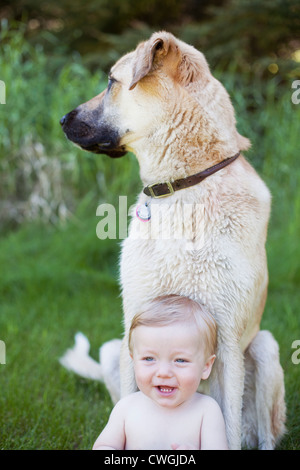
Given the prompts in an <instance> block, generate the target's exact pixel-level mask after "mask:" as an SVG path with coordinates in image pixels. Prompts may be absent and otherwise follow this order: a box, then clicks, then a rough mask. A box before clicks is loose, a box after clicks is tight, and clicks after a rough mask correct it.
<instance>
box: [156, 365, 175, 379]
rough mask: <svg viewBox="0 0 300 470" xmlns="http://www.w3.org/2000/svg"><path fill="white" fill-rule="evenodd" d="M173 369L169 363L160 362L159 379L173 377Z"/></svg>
mask: <svg viewBox="0 0 300 470" xmlns="http://www.w3.org/2000/svg"><path fill="white" fill-rule="evenodd" d="M172 375H173V372H172V367H171V365H170V364H169V363H168V362H160V364H159V366H158V370H157V376H158V377H172Z"/></svg>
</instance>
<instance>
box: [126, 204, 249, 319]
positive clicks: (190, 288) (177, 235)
mask: <svg viewBox="0 0 300 470" xmlns="http://www.w3.org/2000/svg"><path fill="white" fill-rule="evenodd" d="M227 225H228V221H226V220H225V219H224V218H222V217H221V218H220V217H218V218H216V217H214V218H212V217H210V214H209V213H208V211H207V207H206V208H205V207H204V206H203V205H201V204H197V205H195V204H185V205H174V206H170V205H167V204H166V205H160V208H159V210H157V211H156V212H155V211H153V207H152V211H151V219H150V221H148V222H142V221H140V220H139V219H138V218H137V217H133V219H132V221H131V225H130V229H129V237H128V238H127V239H126V240H125V241H124V243H123V249H122V256H121V284H122V290H123V299H124V307H125V309H126V310H127V308H126V305H128V309H130V310H132V313H133V314H134V313H135V310H136V309H138V308H140V304H141V303H142V302H144V301H147V300H148V299H149V298H153V297H155V296H158V295H164V294H169V293H177V294H180V295H186V296H188V297H191V298H194V299H195V300H198V301H200V302H201V303H203V304H205V305H212V304H214V305H216V303H218V299H220V303H223V300H224V298H225V297H228V296H230V293H229V292H228V286H230V285H231V281H232V280H233V279H234V278H236V275H237V269H239V270H241V265H240V266H239V267H237V266H236V264H235V263H234V260H235V259H236V258H237V252H236V251H237V250H239V245H238V244H236V243H234V242H232V241H230V237H229V232H228V233H227V232H226V231H228V227H227ZM226 227H227V228H226ZM246 278H247V276H244V279H246Z"/></svg>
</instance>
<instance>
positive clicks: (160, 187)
mask: <svg viewBox="0 0 300 470" xmlns="http://www.w3.org/2000/svg"><path fill="white" fill-rule="evenodd" d="M239 155H240V152H238V153H237V154H236V155H234V156H233V157H230V158H226V160H222V161H221V162H219V163H217V164H216V165H214V166H211V167H210V168H207V169H206V170H203V171H200V173H196V174H195V175H191V176H187V177H186V178H181V179H179V180H175V181H172V182H171V181H166V182H164V183H154V184H149V185H148V186H146V187H145V188H144V190H143V191H144V193H145V194H146V195H147V196H151V197H154V198H156V199H158V198H160V197H167V196H171V195H172V194H173V193H174V191H179V190H180V189H184V188H189V187H190V186H194V185H195V184H198V183H201V181H203V180H204V179H205V178H207V177H208V176H210V175H212V174H213V173H216V172H217V171H219V170H221V169H222V168H224V167H225V166H227V165H229V164H230V163H232V162H234V160H236V159H237V158H238V156H239Z"/></svg>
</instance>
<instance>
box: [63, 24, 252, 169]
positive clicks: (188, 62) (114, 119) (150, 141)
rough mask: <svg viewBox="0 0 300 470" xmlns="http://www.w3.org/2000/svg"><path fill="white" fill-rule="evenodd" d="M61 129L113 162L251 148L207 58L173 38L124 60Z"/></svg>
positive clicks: (156, 39) (159, 39) (160, 38)
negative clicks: (180, 152) (128, 157)
mask: <svg viewBox="0 0 300 470" xmlns="http://www.w3.org/2000/svg"><path fill="white" fill-rule="evenodd" d="M61 125H62V128H63V130H64V132H65V134H66V136H67V137H68V138H69V139H70V140H71V141H73V142H74V143H75V144H77V145H79V146H80V147H81V148H83V149H84V150H88V151H91V152H94V153H105V154H107V155H109V156H111V157H119V156H122V155H125V153H126V152H127V151H133V152H134V153H135V154H136V155H137V157H138V158H139V155H140V154H141V153H143V152H144V153H146V155H150V154H152V155H153V154H155V155H157V160H158V161H162V159H163V157H164V155H167V154H168V152H171V153H172V155H173V157H174V161H175V160H176V152H178V149H180V147H181V148H182V149H183V147H184V148H185V150H184V159H185V161H186V162H188V161H189V152H190V154H191V155H193V158H195V153H196V152H197V153H198V155H199V151H200V155H201V154H203V155H212V154H213V155H215V160H216V161H218V159H224V158H226V157H229V156H231V155H233V154H234V153H236V152H237V151H238V150H243V149H246V148H248V147H249V141H248V139H245V138H244V137H242V136H240V135H239V134H238V133H237V131H236V128H235V118H234V111H233V108H232V105H231V103H230V99H229V97H228V95H227V93H226V91H225V89H224V88H223V87H222V85H221V84H220V83H219V82H218V81H217V80H216V79H215V78H214V77H213V76H212V75H211V73H210V70H209V67H208V64H207V62H206V60H205V57H204V55H203V54H202V53H201V52H199V51H197V50H196V49H194V48H193V47H192V46H189V45H187V44H186V43H184V42H182V41H180V40H178V39H176V38H175V37H174V36H173V35H172V34H169V33H166V32H160V33H155V34H153V35H152V37H151V38H150V39H149V40H148V41H146V42H143V43H141V44H140V45H139V46H138V47H137V49H136V50H135V51H133V52H131V53H129V54H126V55H125V56H124V57H122V58H121V59H120V60H119V61H118V62H117V63H116V64H115V65H114V66H113V67H112V69H111V71H110V74H109V82H108V87H107V88H106V90H104V91H103V92H102V93H101V94H99V95H98V96H96V97H94V98H92V99H91V100H90V101H88V102H86V103H84V104H81V105H80V106H78V107H77V108H76V109H74V110H73V111H71V112H70V113H68V114H67V115H65V116H64V117H63V118H62V119H61ZM160 153H162V155H160ZM219 153H220V158H218V155H219ZM140 158H142V157H140ZM143 158H144V161H145V159H147V158H148V157H147V156H146V157H143ZM207 159H208V158H207ZM187 165H189V166H190V163H187ZM146 166H147V165H146Z"/></svg>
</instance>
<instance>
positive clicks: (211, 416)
mask: <svg viewBox="0 0 300 470" xmlns="http://www.w3.org/2000/svg"><path fill="white" fill-rule="evenodd" d="M207 398H208V401H207V403H206V405H205V412H204V416H203V421H202V426H201V450H228V444H227V438H226V432H225V422H224V418H223V414H222V411H221V409H220V407H219V405H218V403H217V402H216V401H215V400H213V399H212V398H210V397H207Z"/></svg>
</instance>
